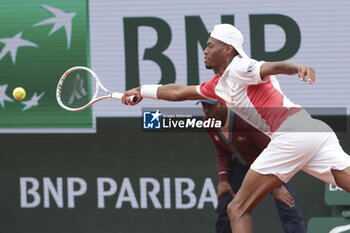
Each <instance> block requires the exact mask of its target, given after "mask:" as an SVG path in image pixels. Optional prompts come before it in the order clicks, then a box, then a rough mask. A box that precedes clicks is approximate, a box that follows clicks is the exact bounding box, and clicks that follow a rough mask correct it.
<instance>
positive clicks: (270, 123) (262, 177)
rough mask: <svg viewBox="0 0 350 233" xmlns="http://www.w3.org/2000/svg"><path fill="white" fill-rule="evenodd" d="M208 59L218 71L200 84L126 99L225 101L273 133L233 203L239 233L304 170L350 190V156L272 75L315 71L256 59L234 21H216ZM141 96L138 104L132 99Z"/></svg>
mask: <svg viewBox="0 0 350 233" xmlns="http://www.w3.org/2000/svg"><path fill="white" fill-rule="evenodd" d="M204 55H205V59H204V63H205V65H206V67H207V68H208V69H213V70H214V71H215V72H216V73H217V75H216V76H214V77H213V78H212V79H211V80H210V81H207V82H204V83H202V84H201V85H198V86H182V85H177V84H167V85H164V86H161V85H144V86H142V87H137V88H133V89H131V90H128V91H126V92H125V93H124V96H123V97H122V102H123V103H124V104H129V105H134V104H137V103H139V102H140V101H141V100H142V98H143V97H144V98H152V99H162V100H168V101H183V100H200V99H213V100H217V99H219V100H220V101H221V102H223V103H225V105H226V106H227V107H228V108H230V109H231V110H232V111H234V112H235V113H236V114H237V115H239V116H240V117H241V118H242V119H244V120H245V121H247V122H248V123H250V124H251V125H252V126H254V127H255V128H257V129H258V130H260V131H262V132H264V133H265V134H266V135H268V136H269V137H271V142H270V143H269V145H268V146H267V148H266V149H265V150H264V151H263V152H262V153H261V154H260V155H259V157H258V158H257V159H256V160H255V161H254V163H253V164H252V165H251V167H250V169H249V171H248V172H247V175H246V176H245V178H244V181H243V183H242V186H241V188H240V190H239V191H238V192H237V194H236V196H235V198H234V199H233V200H232V202H231V203H230V204H229V206H228V214H229V217H230V223H231V229H232V232H233V233H237V232H240V233H250V232H253V227H252V219H251V213H252V212H253V210H254V209H255V207H256V206H257V205H258V204H259V203H260V202H261V200H263V199H264V198H265V196H266V195H267V194H268V193H270V192H271V191H272V190H274V189H275V188H276V187H278V186H280V185H281V184H282V183H283V182H288V181H289V179H290V178H291V177H292V176H293V175H295V173H297V172H298V171H299V170H303V171H305V172H307V173H309V174H311V175H313V176H315V177H316V178H318V179H320V180H323V181H325V182H327V183H330V184H333V185H337V186H338V187H340V188H342V189H344V190H346V191H347V192H350V157H349V155H348V154H346V153H345V152H344V151H343V149H342V148H341V146H340V144H339V141H338V138H337V137H336V135H335V133H334V132H333V131H332V129H331V128H330V127H329V126H328V125H326V124H325V123H324V122H322V121H319V120H316V119H313V118H311V116H310V115H309V114H308V113H307V112H306V111H305V110H304V109H303V108H301V107H300V106H299V105H296V104H294V103H292V102H291V101H290V100H289V99H288V98H287V97H286V96H285V95H284V94H283V93H282V92H281V91H280V90H278V88H276V87H275V83H276V81H275V80H272V79H271V76H272V75H277V74H286V75H296V74H297V75H298V76H299V78H300V80H302V81H304V82H309V83H310V84H313V83H314V82H315V71H314V70H313V69H312V68H311V67H309V66H303V65H300V64H297V63H294V62H288V61H283V62H264V61H256V60H254V59H251V58H249V57H248V56H247V54H246V53H245V52H244V51H243V36H242V34H241V32H240V31H239V30H238V29H237V28H235V27H234V26H232V25H229V24H219V25H216V26H215V27H214V29H213V31H212V32H211V34H210V36H209V39H208V41H207V48H206V49H205V50H204ZM132 95H136V96H137V97H138V101H137V102H136V103H133V102H132V101H130V100H129V99H128V98H129V97H130V96H132Z"/></svg>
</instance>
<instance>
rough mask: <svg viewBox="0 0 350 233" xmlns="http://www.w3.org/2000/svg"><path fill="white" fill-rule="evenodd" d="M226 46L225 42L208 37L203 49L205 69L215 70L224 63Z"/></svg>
mask: <svg viewBox="0 0 350 233" xmlns="http://www.w3.org/2000/svg"><path fill="white" fill-rule="evenodd" d="M226 46H227V45H226V44H225V43H223V42H221V41H219V40H216V39H214V38H212V37H209V39H208V41H207V48H206V49H205V50H204V64H205V67H206V68H207V69H213V70H217V69H218V67H220V66H221V65H222V64H223V63H224V58H225V53H224V50H225V47H226Z"/></svg>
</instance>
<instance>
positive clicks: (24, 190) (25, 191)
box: [19, 177, 41, 208]
mask: <svg viewBox="0 0 350 233" xmlns="http://www.w3.org/2000/svg"><path fill="white" fill-rule="evenodd" d="M19 183H20V194H21V208H34V207H37V206H38V205H39V204H40V200H41V198H40V195H39V193H38V189H39V181H38V180H37V179H35V178H34V177H21V178H20V182H19ZM28 183H30V184H31V185H32V187H31V188H28V186H27V184H28ZM28 195H30V196H31V197H32V198H33V201H32V202H29V201H28Z"/></svg>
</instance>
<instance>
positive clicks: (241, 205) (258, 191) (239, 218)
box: [227, 169, 282, 233]
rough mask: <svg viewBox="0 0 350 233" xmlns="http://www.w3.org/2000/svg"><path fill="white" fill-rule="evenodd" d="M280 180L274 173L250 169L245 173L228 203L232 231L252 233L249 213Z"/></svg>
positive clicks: (235, 232)
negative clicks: (265, 173) (239, 185)
mask: <svg viewBox="0 0 350 233" xmlns="http://www.w3.org/2000/svg"><path fill="white" fill-rule="evenodd" d="M281 184H282V181H281V180H280V179H279V178H278V177H277V176H275V175H262V174H260V173H258V172H256V171H254V170H252V169H249V171H248V173H247V174H246V176H245V178H244V180H243V183H242V186H241V188H240V190H239V191H238V192H237V194H236V196H235V198H234V199H233V200H232V202H231V203H230V204H229V205H228V208H227V211H228V215H229V217H230V223H231V229H232V233H242V232H244V233H252V232H253V225H252V219H251V213H252V212H253V210H254V209H255V207H256V206H257V205H258V204H259V203H260V202H261V201H262V200H263V199H264V198H265V197H266V195H268V194H269V193H270V192H271V191H272V190H274V189H275V188H276V187H277V186H279V185H281Z"/></svg>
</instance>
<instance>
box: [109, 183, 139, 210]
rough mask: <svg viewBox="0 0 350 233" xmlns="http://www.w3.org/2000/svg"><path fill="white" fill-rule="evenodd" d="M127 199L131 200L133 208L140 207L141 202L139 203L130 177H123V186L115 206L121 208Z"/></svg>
mask: <svg viewBox="0 0 350 233" xmlns="http://www.w3.org/2000/svg"><path fill="white" fill-rule="evenodd" d="M126 193H127V195H126ZM125 201H127V202H130V204H131V207H132V208H133V209H138V208H139V204H137V200H136V196H135V193H134V190H133V188H132V186H131V183H130V179H129V178H124V179H123V183H122V187H121V188H120V193H119V196H118V200H117V203H116V204H115V208H117V209H120V208H121V207H122V205H123V202H125Z"/></svg>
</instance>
